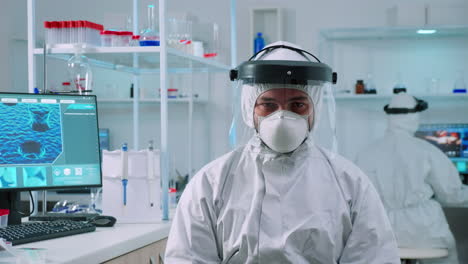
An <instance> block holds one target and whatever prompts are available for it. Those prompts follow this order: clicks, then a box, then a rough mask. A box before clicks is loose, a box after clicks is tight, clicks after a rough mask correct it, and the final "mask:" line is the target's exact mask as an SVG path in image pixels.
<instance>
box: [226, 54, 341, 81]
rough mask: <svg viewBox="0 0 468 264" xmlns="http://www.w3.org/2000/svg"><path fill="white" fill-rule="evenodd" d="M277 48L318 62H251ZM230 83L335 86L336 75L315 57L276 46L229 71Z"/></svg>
mask: <svg viewBox="0 0 468 264" xmlns="http://www.w3.org/2000/svg"><path fill="white" fill-rule="evenodd" d="M278 48H286V49H290V50H293V51H296V52H297V53H299V54H300V55H302V56H304V58H306V59H308V57H307V56H306V54H307V55H310V56H312V57H313V58H315V59H316V60H317V61H318V62H312V61H289V60H253V59H255V58H256V57H258V56H259V55H260V56H259V58H260V59H261V57H263V56H265V55H266V54H268V53H269V52H271V51H272V50H274V49H278ZM230 79H231V81H236V80H242V81H244V82H245V83H253V82H256V83H284V84H300V85H306V84H308V83H309V82H310V81H319V82H331V83H333V84H336V81H337V74H336V73H335V72H333V71H332V69H331V68H330V67H329V66H328V65H326V64H324V63H321V62H320V60H319V59H317V57H315V56H314V55H312V54H311V53H309V52H307V51H305V50H301V49H297V48H294V47H289V46H284V45H276V46H271V47H267V48H265V49H263V50H261V51H259V52H257V53H256V54H255V55H254V56H252V57H251V58H250V59H249V60H248V61H246V62H243V63H242V64H240V65H239V66H238V67H237V68H235V69H232V70H231V71H230Z"/></svg>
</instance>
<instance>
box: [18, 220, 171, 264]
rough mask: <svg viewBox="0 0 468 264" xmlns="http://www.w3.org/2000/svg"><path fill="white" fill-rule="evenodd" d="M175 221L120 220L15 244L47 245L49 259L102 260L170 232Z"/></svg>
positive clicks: (57, 260) (69, 260)
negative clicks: (50, 237)
mask: <svg viewBox="0 0 468 264" xmlns="http://www.w3.org/2000/svg"><path fill="white" fill-rule="evenodd" d="M170 225H171V222H170V221H161V222H160V223H155V224H116V225H115V226H114V227H100V228H97V229H96V231H94V232H89V233H84V234H79V235H73V236H67V237H61V238H56V239H50V240H44V241H40V242H34V243H28V244H23V245H19V246H15V248H43V249H46V250H47V252H46V254H47V256H46V263H73V264H75V263H86V264H91V263H101V262H103V261H107V260H110V259H113V258H115V257H118V256H121V255H123V254H126V253H128V252H130V251H133V250H135V249H138V248H141V247H144V246H146V245H148V244H151V243H153V242H156V241H159V240H161V239H164V238H166V237H167V236H168V235H169V229H170Z"/></svg>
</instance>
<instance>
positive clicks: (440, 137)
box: [416, 124, 468, 174]
mask: <svg viewBox="0 0 468 264" xmlns="http://www.w3.org/2000/svg"><path fill="white" fill-rule="evenodd" d="M416 136H417V137H419V138H422V139H424V140H427V141H428V142H429V143H431V144H433V145H434V146H436V147H438V148H439V149H440V150H442V152H444V153H445V155H447V156H448V157H449V158H450V160H452V162H453V163H454V164H455V167H457V170H458V171H459V172H460V174H468V124H424V125H421V126H420V128H419V130H418V131H417V132H416Z"/></svg>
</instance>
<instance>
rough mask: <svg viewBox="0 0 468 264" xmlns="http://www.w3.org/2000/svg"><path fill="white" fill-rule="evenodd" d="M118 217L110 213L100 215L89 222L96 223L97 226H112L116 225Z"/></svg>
mask: <svg viewBox="0 0 468 264" xmlns="http://www.w3.org/2000/svg"><path fill="white" fill-rule="evenodd" d="M116 221H117V219H115V217H113V216H110V215H98V216H96V217H94V218H93V219H91V220H89V223H91V224H93V225H95V226H96V227H111V226H114V224H115V222H116Z"/></svg>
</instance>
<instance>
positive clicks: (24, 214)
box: [14, 191, 35, 217]
mask: <svg viewBox="0 0 468 264" xmlns="http://www.w3.org/2000/svg"><path fill="white" fill-rule="evenodd" d="M29 197H31V203H32V210H31V212H29V214H27V213H23V212H21V211H20V210H18V208H14V210H15V211H16V212H17V213H18V214H20V215H22V216H24V217H28V216H30V215H32V213H34V210H35V208H34V198H33V196H32V192H31V191H29Z"/></svg>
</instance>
